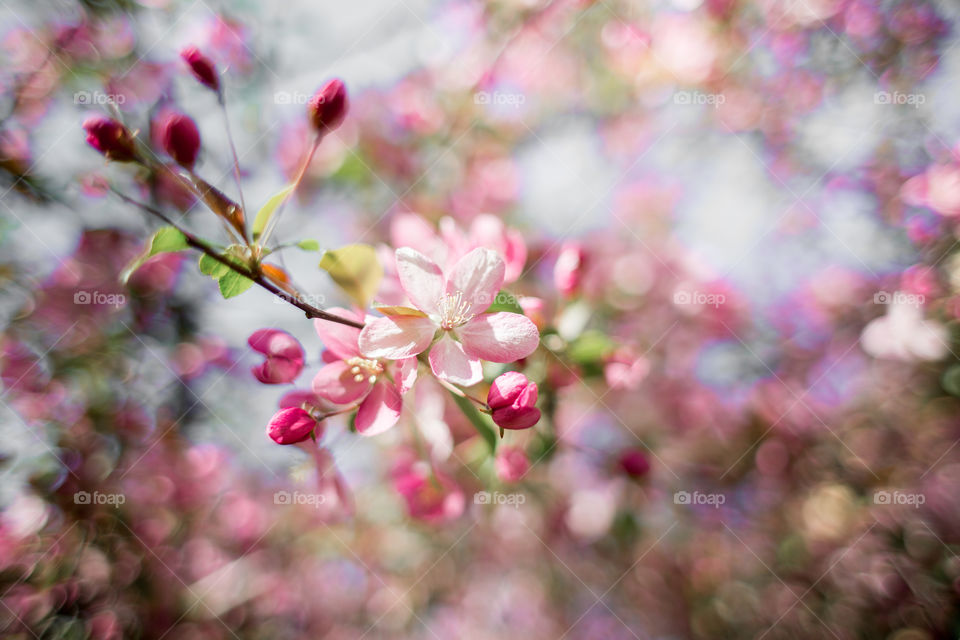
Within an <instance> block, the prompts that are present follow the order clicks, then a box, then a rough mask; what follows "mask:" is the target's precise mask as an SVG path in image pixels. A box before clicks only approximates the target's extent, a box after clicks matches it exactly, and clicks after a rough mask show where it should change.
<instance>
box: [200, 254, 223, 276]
mask: <svg viewBox="0 0 960 640" xmlns="http://www.w3.org/2000/svg"><path fill="white" fill-rule="evenodd" d="M199 266H200V273H202V274H204V275H208V276H211V277H212V278H213V279H215V280H217V279H219V278H220V276H222V275H224V274H225V273H228V272H229V271H230V267H228V266H227V265H225V264H223V263H222V262H219V261H217V260H214V259H213V258H212V257H211V256H209V255H207V254H206V253H204V254H203V255H201V256H200V263H199Z"/></svg>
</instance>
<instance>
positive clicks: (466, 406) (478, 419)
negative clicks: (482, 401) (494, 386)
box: [450, 391, 497, 455]
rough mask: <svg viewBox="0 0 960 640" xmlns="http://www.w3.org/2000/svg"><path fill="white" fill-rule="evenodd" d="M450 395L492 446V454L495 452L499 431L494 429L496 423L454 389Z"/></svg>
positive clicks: (490, 446)
mask: <svg viewBox="0 0 960 640" xmlns="http://www.w3.org/2000/svg"><path fill="white" fill-rule="evenodd" d="M450 396H451V397H452V398H453V401H454V402H455V403H457V406H458V407H460V410H461V411H463V415H465V416H466V417H467V419H468V420H469V421H470V424H472V425H473V428H474V429H476V430H477V433H479V434H480V435H481V436H482V437H483V439H484V441H485V442H486V443H487V446H488V447H489V448H490V454H491V455H492V454H494V453H495V452H496V450H497V432H496V431H495V430H494V425H492V424H491V423H490V419H489V418H487V417H486V416H485V415H483V414H482V413H480V411H478V410H477V408H476V407H475V406H474V404H473V402H471V401H470V400H467V399H466V398H464V397H463V396H459V395H457V394H455V393H454V392H452V391H451V392H450Z"/></svg>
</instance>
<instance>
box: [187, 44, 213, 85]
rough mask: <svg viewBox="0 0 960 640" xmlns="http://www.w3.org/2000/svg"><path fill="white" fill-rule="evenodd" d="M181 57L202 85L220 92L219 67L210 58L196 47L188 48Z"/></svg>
mask: <svg viewBox="0 0 960 640" xmlns="http://www.w3.org/2000/svg"><path fill="white" fill-rule="evenodd" d="M180 57H181V58H183V59H184V61H185V62H186V63H187V64H188V65H190V70H191V71H193V75H194V76H195V77H196V78H197V80H199V81H200V84H202V85H203V86H205V87H207V88H208V89H212V90H213V91H216V92H217V93H219V92H220V76H219V75H218V74H217V67H216V66H215V65H214V64H213V61H212V60H211V59H210V58H208V57H207V56H205V55H203V54H202V53H200V50H199V49H197V48H196V47H187V48H186V49H184V50H183V51H181V52H180Z"/></svg>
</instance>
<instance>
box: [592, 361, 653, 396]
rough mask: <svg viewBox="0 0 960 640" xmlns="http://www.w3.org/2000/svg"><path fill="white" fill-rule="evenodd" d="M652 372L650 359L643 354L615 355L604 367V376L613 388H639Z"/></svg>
mask: <svg viewBox="0 0 960 640" xmlns="http://www.w3.org/2000/svg"><path fill="white" fill-rule="evenodd" d="M648 373H650V361H649V360H647V359H646V358H644V357H643V356H641V357H639V358H634V357H632V356H630V355H629V354H623V355H614V356H613V357H612V358H611V359H610V361H609V362H607V364H605V365H604V367H603V377H604V379H605V380H606V381H607V386H609V387H610V388H611V389H630V390H633V389H637V388H639V387H640V383H642V382H643V381H644V379H645V378H646V377H647V374H648Z"/></svg>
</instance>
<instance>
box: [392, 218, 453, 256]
mask: <svg viewBox="0 0 960 640" xmlns="http://www.w3.org/2000/svg"><path fill="white" fill-rule="evenodd" d="M390 244H392V245H393V246H395V247H412V248H413V249H415V250H417V251H419V252H420V253H423V254H425V255H434V253H435V252H436V251H437V249H442V248H443V243H442V242H441V241H440V239H439V238H438V237H437V233H436V231H434V230H433V227H432V226H430V224H429V223H427V221H426V220H424V219H423V218H421V217H420V216H418V215H417V214H415V213H398V214H397V215H395V216H394V217H393V220H392V221H391V222H390Z"/></svg>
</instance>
